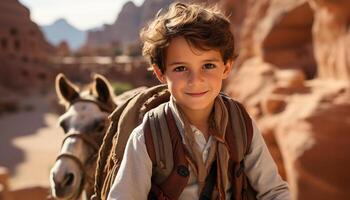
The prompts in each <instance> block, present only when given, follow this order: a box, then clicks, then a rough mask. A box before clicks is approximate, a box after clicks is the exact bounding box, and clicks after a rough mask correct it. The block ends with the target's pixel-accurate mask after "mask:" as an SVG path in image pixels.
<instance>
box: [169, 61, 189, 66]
mask: <svg viewBox="0 0 350 200" xmlns="http://www.w3.org/2000/svg"><path fill="white" fill-rule="evenodd" d="M183 64H187V63H186V62H172V63H170V64H169V66H172V65H183Z"/></svg>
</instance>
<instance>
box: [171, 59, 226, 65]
mask: <svg viewBox="0 0 350 200" xmlns="http://www.w3.org/2000/svg"><path fill="white" fill-rule="evenodd" d="M202 62H220V59H217V58H210V59H205V60H203V61H202ZM184 64H187V63H186V62H172V63H170V64H169V66H172V65H184Z"/></svg>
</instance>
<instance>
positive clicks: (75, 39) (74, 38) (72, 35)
mask: <svg viewBox="0 0 350 200" xmlns="http://www.w3.org/2000/svg"><path fill="white" fill-rule="evenodd" d="M41 30H42V31H43V32H44V34H45V37H46V39H47V40H48V41H49V42H50V43H51V44H53V45H55V46H57V45H58V44H59V43H60V42H62V41H66V42H67V43H68V44H69V47H70V48H71V49H72V50H77V49H78V48H79V47H81V46H82V45H83V44H84V43H85V40H86V36H87V34H86V32H85V31H81V30H79V29H77V28H75V27H74V26H72V25H71V24H69V23H68V22H67V21H66V20H65V19H59V20H57V21H55V22H54V23H53V24H51V25H47V26H42V27H41Z"/></svg>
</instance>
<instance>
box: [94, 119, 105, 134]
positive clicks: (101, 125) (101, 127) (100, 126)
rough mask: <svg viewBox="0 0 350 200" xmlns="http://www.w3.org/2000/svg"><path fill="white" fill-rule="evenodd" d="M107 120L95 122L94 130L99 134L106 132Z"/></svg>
mask: <svg viewBox="0 0 350 200" xmlns="http://www.w3.org/2000/svg"><path fill="white" fill-rule="evenodd" d="M105 125H106V124H105V120H96V121H95V122H94V129H95V131H97V132H102V131H104V130H105Z"/></svg>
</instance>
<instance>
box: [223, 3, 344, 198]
mask: <svg viewBox="0 0 350 200" xmlns="http://www.w3.org/2000/svg"><path fill="white" fill-rule="evenodd" d="M249 3H251V2H250V1H248V5H250V6H248V7H247V11H246V16H245V20H244V21H243V24H242V27H241V31H240V34H241V35H240V39H241V42H240V53H239V55H240V58H239V60H238V61H237V62H236V64H237V66H238V67H237V68H236V70H235V71H234V72H233V74H232V77H230V80H229V81H228V82H227V83H226V88H225V91H226V92H227V93H229V94H230V95H231V96H232V97H234V98H236V99H238V100H240V101H242V102H243V103H244V104H245V106H246V107H247V110H248V112H249V113H250V114H251V115H252V116H253V118H254V119H255V120H256V121H257V123H258V125H259V127H260V129H261V131H262V134H263V136H264V138H265V140H266V143H267V144H268V146H269V149H270V152H271V154H272V156H273V157H274V159H275V161H276V162H277V164H278V168H279V170H280V173H281V175H282V176H283V177H284V178H285V179H287V180H288V182H289V184H290V188H291V191H292V194H293V199H298V200H308V199H322V200H323V199H324V200H326V199H342V200H345V199H348V197H349V196H350V192H349V188H350V177H349V173H347V169H348V168H349V167H350V162H349V159H348V158H347V156H346V155H348V154H349V153H350V149H349V148H348V146H350V138H349V137H350V136H349V134H348V132H349V131H348V130H349V128H350V123H349V119H350V112H349V111H350V81H349V76H350V70H349V69H350V64H349V63H350V62H349V51H348V50H347V48H346V46H349V45H348V44H349V30H348V27H349V13H350V12H349V10H350V3H348V1H341V0H339V1H330V0H329V1H328V0H309V1H307V0H297V1H291V0H287V1H277V0H276V1H274V0H259V1H255V4H249ZM314 55H315V56H314Z"/></svg>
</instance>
